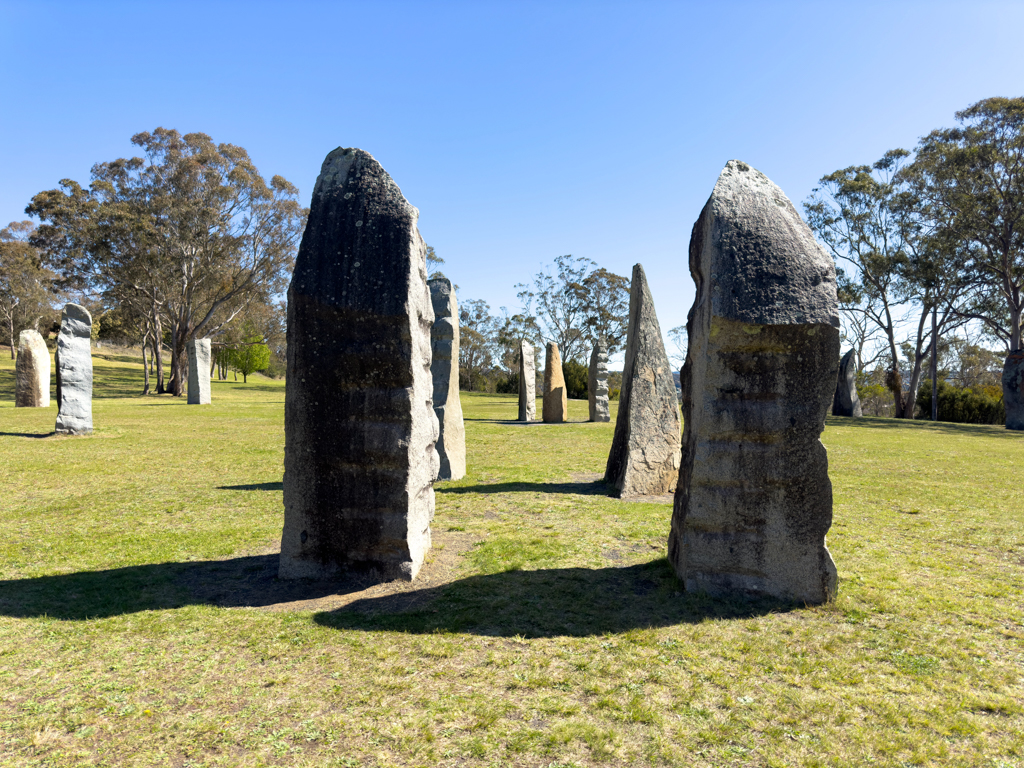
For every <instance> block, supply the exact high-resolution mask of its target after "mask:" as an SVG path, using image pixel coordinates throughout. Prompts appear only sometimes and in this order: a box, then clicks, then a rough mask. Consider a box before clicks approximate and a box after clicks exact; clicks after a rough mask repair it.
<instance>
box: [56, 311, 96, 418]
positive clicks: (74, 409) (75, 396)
mask: <svg viewBox="0 0 1024 768" xmlns="http://www.w3.org/2000/svg"><path fill="white" fill-rule="evenodd" d="M54 354H55V359H56V363H57V365H56V368H57V409H58V410H57V426H56V431H57V432H58V433H59V434H65V435H86V434H88V433H90V432H92V315H90V314H89V310H87V309H86V308H85V307H83V306H81V305H79V304H68V305H67V306H66V307H64V311H63V312H61V317H60V333H59V334H57V351H56V352H55V353H54Z"/></svg>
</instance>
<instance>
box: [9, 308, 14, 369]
mask: <svg viewBox="0 0 1024 768" xmlns="http://www.w3.org/2000/svg"><path fill="white" fill-rule="evenodd" d="M9 327H10V332H11V360H13V359H14V313H13V312H12V313H11V321H10V324H9Z"/></svg>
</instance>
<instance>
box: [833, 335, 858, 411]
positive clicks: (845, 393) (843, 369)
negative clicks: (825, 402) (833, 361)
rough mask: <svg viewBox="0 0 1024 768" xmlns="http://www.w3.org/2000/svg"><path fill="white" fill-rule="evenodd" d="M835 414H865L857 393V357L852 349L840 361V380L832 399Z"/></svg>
mask: <svg viewBox="0 0 1024 768" xmlns="http://www.w3.org/2000/svg"><path fill="white" fill-rule="evenodd" d="M832 415H833V416H852V417H854V418H857V419H859V418H860V417H861V416H863V415H864V411H863V410H862V409H861V407H860V397H859V396H858V395H857V358H856V357H855V356H854V354H853V350H852V349H851V350H850V351H849V352H847V353H846V354H845V355H843V359H842V360H840V361H839V380H838V382H837V383H836V395H835V397H834V398H833V400H832Z"/></svg>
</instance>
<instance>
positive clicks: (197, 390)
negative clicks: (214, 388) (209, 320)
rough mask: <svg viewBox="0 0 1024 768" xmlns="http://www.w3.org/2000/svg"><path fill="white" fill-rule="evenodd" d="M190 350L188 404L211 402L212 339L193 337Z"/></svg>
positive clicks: (189, 345) (188, 346) (188, 347)
mask: <svg viewBox="0 0 1024 768" xmlns="http://www.w3.org/2000/svg"><path fill="white" fill-rule="evenodd" d="M185 348H186V349H187V350H188V404H189V405H209V404H210V365H211V364H212V362H211V356H210V340H209V339H192V340H191V341H189V342H188V343H187V344H186V345H185Z"/></svg>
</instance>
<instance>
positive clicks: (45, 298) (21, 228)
mask: <svg viewBox="0 0 1024 768" xmlns="http://www.w3.org/2000/svg"><path fill="white" fill-rule="evenodd" d="M33 229H34V225H33V224H32V222H31V221H12V222H11V223H10V224H8V225H7V226H6V227H4V228H3V229H0V320H2V321H3V325H4V330H5V331H6V336H7V337H8V339H9V341H10V345H11V359H12V360H13V359H14V358H15V346H16V340H17V335H18V332H19V331H22V330H24V329H25V328H28V327H29V326H38V324H39V321H40V320H41V319H42V318H43V317H44V316H45V315H47V314H48V313H50V312H52V307H51V306H50V303H51V301H52V299H53V293H52V287H53V279H54V277H55V275H54V274H53V272H51V271H50V270H49V269H47V268H46V267H45V266H43V264H42V263H41V259H40V256H39V253H38V251H37V250H36V249H35V248H34V247H32V245H30V244H29V242H28V241H29V237H30V236H31V234H32V231H33Z"/></svg>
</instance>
